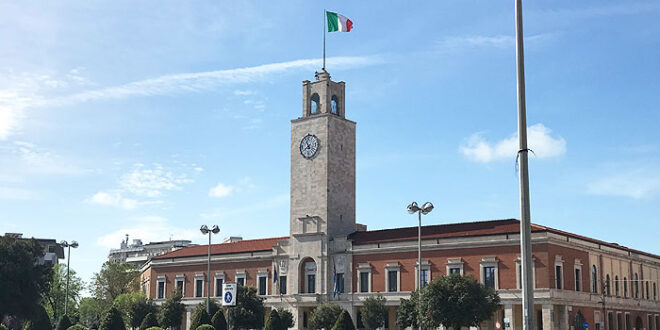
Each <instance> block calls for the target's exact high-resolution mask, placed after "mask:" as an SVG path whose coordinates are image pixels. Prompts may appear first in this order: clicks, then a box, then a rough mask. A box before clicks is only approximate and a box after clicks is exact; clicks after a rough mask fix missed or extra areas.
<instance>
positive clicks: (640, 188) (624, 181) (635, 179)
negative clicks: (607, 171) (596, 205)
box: [587, 169, 660, 199]
mask: <svg viewBox="0 0 660 330" xmlns="http://www.w3.org/2000/svg"><path fill="white" fill-rule="evenodd" d="M587 193H589V194H592V195H603V196H619V197H629V198H634V199H645V198H651V197H654V196H656V195H658V194H660V173H658V172H657V171H652V170H645V169H637V170H629V171H617V173H616V174H611V175H606V176H603V177H601V178H599V179H596V180H594V181H593V182H591V183H590V184H589V185H588V186H587Z"/></svg>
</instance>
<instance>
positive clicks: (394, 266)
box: [384, 261, 401, 292]
mask: <svg viewBox="0 0 660 330" xmlns="http://www.w3.org/2000/svg"><path fill="white" fill-rule="evenodd" d="M391 271H394V272H396V291H390V272H391ZM384 291H385V292H399V291H401V265H400V264H399V262H398V261H397V262H388V263H387V264H385V290H384Z"/></svg>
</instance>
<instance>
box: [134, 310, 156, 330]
mask: <svg viewBox="0 0 660 330" xmlns="http://www.w3.org/2000/svg"><path fill="white" fill-rule="evenodd" d="M157 326H158V320H157V319H156V314H154V313H148V314H147V315H145V316H144V319H143V320H142V323H140V325H139V327H140V330H146V329H149V328H151V327H157Z"/></svg>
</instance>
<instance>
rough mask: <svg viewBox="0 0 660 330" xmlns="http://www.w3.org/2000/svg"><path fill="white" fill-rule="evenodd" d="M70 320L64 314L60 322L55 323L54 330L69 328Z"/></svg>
mask: <svg viewBox="0 0 660 330" xmlns="http://www.w3.org/2000/svg"><path fill="white" fill-rule="evenodd" d="M71 325H72V324H71V320H70V319H69V316H68V315H66V314H64V315H62V318H61V319H60V321H59V322H58V323H57V328H55V329H56V330H67V329H69V327H71Z"/></svg>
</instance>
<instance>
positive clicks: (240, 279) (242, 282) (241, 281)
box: [236, 276, 245, 286]
mask: <svg viewBox="0 0 660 330" xmlns="http://www.w3.org/2000/svg"><path fill="white" fill-rule="evenodd" d="M236 284H237V285H239V286H244V285H245V277H244V276H241V277H239V276H236Z"/></svg>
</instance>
